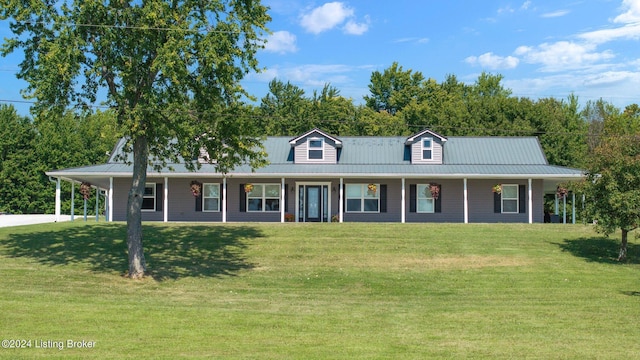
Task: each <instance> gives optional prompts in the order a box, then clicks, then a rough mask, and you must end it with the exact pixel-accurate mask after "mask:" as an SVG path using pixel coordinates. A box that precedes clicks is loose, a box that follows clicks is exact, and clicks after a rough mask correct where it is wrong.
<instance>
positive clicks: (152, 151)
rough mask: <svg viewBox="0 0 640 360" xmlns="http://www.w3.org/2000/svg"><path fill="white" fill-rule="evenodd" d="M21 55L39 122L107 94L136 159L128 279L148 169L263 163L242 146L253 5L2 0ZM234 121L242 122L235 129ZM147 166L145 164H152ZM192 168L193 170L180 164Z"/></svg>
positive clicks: (257, 39) (215, 0)
mask: <svg viewBox="0 0 640 360" xmlns="http://www.w3.org/2000/svg"><path fill="white" fill-rule="evenodd" d="M0 19H2V20H6V19H11V23H10V27H11V30H12V31H13V33H14V35H15V36H14V37H13V38H11V39H8V40H6V41H5V43H4V45H3V47H2V50H1V53H2V54H3V55H7V54H9V53H11V52H13V51H16V50H18V49H21V50H23V51H24V61H23V62H22V63H21V64H20V71H19V72H18V77H19V78H22V79H24V80H26V81H27V82H28V87H27V88H26V90H25V92H24V95H26V97H28V98H35V99H36V104H35V106H34V107H33V110H32V111H33V112H34V113H35V115H36V117H38V118H43V119H44V118H46V116H47V115H48V114H51V113H62V112H63V110H64V109H66V108H67V107H68V106H69V105H71V104H75V105H76V106H80V107H86V106H88V105H90V104H93V103H94V102H95V101H96V99H97V97H98V95H99V91H100V90H105V91H106V93H107V95H106V97H107V101H106V102H107V104H108V105H109V106H110V107H111V108H113V109H114V111H115V113H116V118H117V121H118V125H119V126H121V128H122V129H123V133H124V135H125V137H126V139H127V145H126V146H125V151H129V152H132V153H133V181H132V185H131V190H130V192H129V196H128V205H127V245H128V253H129V274H128V275H129V276H130V277H131V278H139V277H142V276H144V273H145V271H146V262H145V259H144V253H143V247H142V223H141V221H142V214H141V207H142V198H143V191H144V186H145V181H146V174H147V172H146V169H147V165H149V163H150V161H149V159H151V158H157V159H161V160H162V162H163V163H161V164H153V165H154V166H157V167H160V166H162V165H166V162H178V161H180V160H181V159H185V158H186V159H192V158H193V157H194V156H195V155H196V154H197V153H198V152H199V150H200V149H201V148H204V149H205V150H207V152H208V153H209V155H210V156H211V158H212V159H215V160H216V163H215V164H216V166H217V168H218V170H219V171H221V172H226V171H228V170H229V169H231V168H232V167H233V166H235V165H237V164H238V163H239V162H249V163H250V164H251V165H252V166H260V165H261V164H263V163H264V152H263V151H260V150H256V149H259V147H260V146H261V145H260V141H259V139H256V138H255V137H252V136H245V135H243V126H244V124H243V121H240V120H238V119H239V118H238V117H235V116H232V115H235V114H236V113H237V112H238V104H239V103H240V99H241V98H242V96H243V95H248V94H246V92H245V91H244V90H243V89H242V87H241V86H240V85H239V81H240V80H241V79H242V78H243V77H244V75H245V74H247V73H248V72H249V71H251V70H256V71H258V70H259V69H258V64H257V59H256V57H255V55H256V52H257V51H258V50H259V49H260V48H262V47H263V41H262V40H261V37H262V36H263V35H264V34H265V33H266V31H267V29H266V23H267V22H268V21H269V20H270V18H269V16H268V15H267V8H266V7H264V6H263V5H261V3H260V1H259V0H254V1H248V0H212V1H192V0H182V1H166V0H165V1H162V0H150V1H143V2H140V1H125V0H120V1H100V0H88V1H79V0H76V1H73V2H72V1H70V0H69V1H54V0H44V1H36V0H0ZM240 119H242V118H240ZM150 155H151V156H150ZM187 164H189V165H190V166H191V167H192V168H195V167H197V163H187Z"/></svg>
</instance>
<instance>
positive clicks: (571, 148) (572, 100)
mask: <svg viewBox="0 0 640 360" xmlns="http://www.w3.org/2000/svg"><path fill="white" fill-rule="evenodd" d="M533 112H534V116H533V117H532V118H531V120H532V125H533V127H534V128H535V129H536V130H535V135H537V136H538V138H539V139H540V144H541V145H542V148H543V150H544V153H545V155H546V157H547V161H549V163H550V164H552V165H561V166H570V167H575V168H582V167H583V166H585V160H586V158H587V155H588V144H587V131H588V124H587V123H586V122H585V121H584V119H583V118H582V116H581V115H580V112H579V103H578V98H577V97H575V96H573V95H572V96H569V97H568V98H567V100H566V101H564V100H557V99H554V98H544V99H539V100H537V101H536V102H535V104H534V109H533Z"/></svg>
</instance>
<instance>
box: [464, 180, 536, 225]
mask: <svg viewBox="0 0 640 360" xmlns="http://www.w3.org/2000/svg"><path fill="white" fill-rule="evenodd" d="M496 184H518V185H525V186H527V184H528V181H527V180H513V179H510V180H504V179H502V180H501V179H498V180H473V179H472V180H469V181H468V183H467V189H468V193H469V222H473V223H516V222H520V223H527V222H529V214H528V211H529V208H528V199H527V198H526V195H525V199H519V201H525V203H526V204H527V206H526V210H527V211H526V212H525V213H521V214H520V213H519V214H502V213H494V210H493V191H492V190H491V189H492V187H493V186H494V185H496ZM532 188H533V195H532V198H533V222H543V219H544V191H543V188H542V180H533V181H532ZM527 193H528V190H527Z"/></svg>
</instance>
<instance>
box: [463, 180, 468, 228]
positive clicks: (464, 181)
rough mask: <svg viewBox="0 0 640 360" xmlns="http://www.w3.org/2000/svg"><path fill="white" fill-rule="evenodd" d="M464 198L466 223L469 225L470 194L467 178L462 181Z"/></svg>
mask: <svg viewBox="0 0 640 360" xmlns="http://www.w3.org/2000/svg"><path fill="white" fill-rule="evenodd" d="M462 188H463V191H462V196H463V198H464V199H463V202H464V206H463V207H464V223H465V224H468V223H469V192H468V191H467V178H464V179H462Z"/></svg>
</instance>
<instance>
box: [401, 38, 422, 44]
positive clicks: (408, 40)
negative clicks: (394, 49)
mask: <svg viewBox="0 0 640 360" xmlns="http://www.w3.org/2000/svg"><path fill="white" fill-rule="evenodd" d="M393 42H394V43H417V44H426V43H428V42H429V38H426V37H425V38H419V37H407V38H400V39H396V40H394V41H393Z"/></svg>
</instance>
